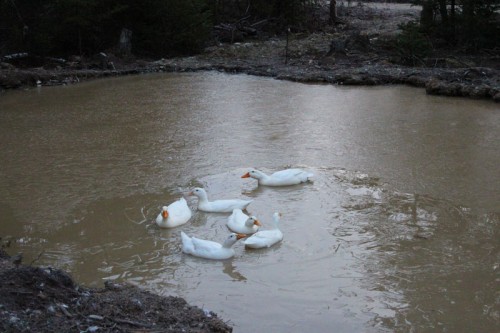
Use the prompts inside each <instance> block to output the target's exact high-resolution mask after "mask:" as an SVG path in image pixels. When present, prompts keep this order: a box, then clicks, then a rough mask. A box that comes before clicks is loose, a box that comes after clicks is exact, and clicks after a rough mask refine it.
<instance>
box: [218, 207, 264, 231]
mask: <svg viewBox="0 0 500 333" xmlns="http://www.w3.org/2000/svg"><path fill="white" fill-rule="evenodd" d="M226 225H227V227H228V228H229V229H231V231H234V232H237V233H240V234H247V235H248V234H253V233H256V232H257V231H258V230H259V227H260V226H261V225H262V224H260V222H259V220H257V218H256V217H255V216H248V215H247V214H245V213H243V211H242V210H241V209H238V208H237V209H233V213H232V214H231V215H229V217H228V218H227V223H226Z"/></svg>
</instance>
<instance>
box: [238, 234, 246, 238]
mask: <svg viewBox="0 0 500 333" xmlns="http://www.w3.org/2000/svg"><path fill="white" fill-rule="evenodd" d="M246 236H247V235H244V234H236V239H242V238H245V237H246Z"/></svg>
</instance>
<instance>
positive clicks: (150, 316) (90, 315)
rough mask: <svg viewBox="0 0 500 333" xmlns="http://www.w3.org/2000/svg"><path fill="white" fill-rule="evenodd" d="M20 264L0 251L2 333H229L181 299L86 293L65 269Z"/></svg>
mask: <svg viewBox="0 0 500 333" xmlns="http://www.w3.org/2000/svg"><path fill="white" fill-rule="evenodd" d="M19 261H20V260H19V258H17V260H16V258H15V257H14V258H10V257H9V256H8V255H7V254H6V253H5V252H4V251H3V250H1V249H0V331H2V332H197V333H198V332H199V333H201V332H232V327H230V326H228V325H227V324H225V323H224V322H223V321H222V320H220V319H219V318H217V315H216V314H215V313H213V312H208V311H205V310H202V309H200V308H198V307H194V306H190V305H189V304H187V303H186V301H185V300H184V299H182V298H178V297H160V296H158V295H154V294H152V293H150V292H147V291H143V290H140V289H138V288H136V287H133V286H127V285H118V284H112V283H109V284H105V288H103V289H88V288H85V287H83V286H79V285H77V284H76V283H75V282H74V281H73V279H72V278H71V276H69V275H68V274H67V273H65V272H64V271H61V270H58V269H54V268H50V267H45V268H41V267H34V266H29V265H22V264H20V262H19Z"/></svg>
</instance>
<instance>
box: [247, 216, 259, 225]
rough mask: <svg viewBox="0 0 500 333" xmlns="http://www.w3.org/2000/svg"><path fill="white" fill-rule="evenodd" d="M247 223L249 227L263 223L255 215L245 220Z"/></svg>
mask: <svg viewBox="0 0 500 333" xmlns="http://www.w3.org/2000/svg"><path fill="white" fill-rule="evenodd" d="M245 225H246V226H247V227H252V226H254V225H256V226H259V227H260V226H262V223H260V222H259V220H257V218H256V217H255V216H250V217H249V218H248V219H247V220H246V221H245Z"/></svg>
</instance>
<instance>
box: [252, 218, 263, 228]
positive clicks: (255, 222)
mask: <svg viewBox="0 0 500 333" xmlns="http://www.w3.org/2000/svg"><path fill="white" fill-rule="evenodd" d="M253 224H255V225H258V226H259V227H260V226H262V223H260V222H259V220H255V221H254V222H253Z"/></svg>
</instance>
